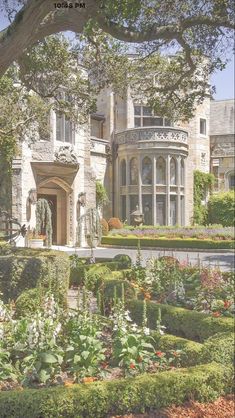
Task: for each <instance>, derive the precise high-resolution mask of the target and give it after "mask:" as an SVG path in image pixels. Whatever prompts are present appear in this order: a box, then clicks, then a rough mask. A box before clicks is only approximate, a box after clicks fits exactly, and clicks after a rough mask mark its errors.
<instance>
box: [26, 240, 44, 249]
mask: <svg viewBox="0 0 235 418" xmlns="http://www.w3.org/2000/svg"><path fill="white" fill-rule="evenodd" d="M28 242H29V247H30V248H43V247H44V240H43V239H42V238H33V239H30V240H29V241H28Z"/></svg>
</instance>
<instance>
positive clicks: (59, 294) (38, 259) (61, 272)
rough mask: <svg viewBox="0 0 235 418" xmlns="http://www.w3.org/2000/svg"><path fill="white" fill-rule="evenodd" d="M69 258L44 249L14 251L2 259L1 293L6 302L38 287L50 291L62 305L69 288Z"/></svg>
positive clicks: (0, 273)
mask: <svg viewBox="0 0 235 418" xmlns="http://www.w3.org/2000/svg"><path fill="white" fill-rule="evenodd" d="M69 270H70V264H69V257H68V255H67V254H66V253H65V252H62V251H52V250H42V249H40V250H39V249H35V250H34V249H29V248H24V249H11V251H10V254H8V255H2V256H0V293H2V294H3V296H2V297H3V301H4V302H8V301H9V300H12V299H16V298H17V297H18V296H19V295H20V294H21V293H22V292H23V291H24V290H26V289H31V288H34V287H37V286H39V285H40V286H42V288H44V289H51V290H52V291H53V293H54V295H55V297H56V298H57V300H58V301H59V302H63V303H64V300H65V298H66V295H67V291H68V286H69Z"/></svg>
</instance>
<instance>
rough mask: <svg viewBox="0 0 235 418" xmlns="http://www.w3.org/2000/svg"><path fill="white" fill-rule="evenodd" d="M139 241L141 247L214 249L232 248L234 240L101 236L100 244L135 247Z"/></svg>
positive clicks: (234, 245) (234, 243)
mask: <svg viewBox="0 0 235 418" xmlns="http://www.w3.org/2000/svg"><path fill="white" fill-rule="evenodd" d="M138 242H140V245H141V247H142V248H145V247H152V248H169V249H172V248H181V249H185V250H187V249H188V248H193V249H195V250H197V249H202V250H206V249H214V250H218V249H221V250H226V249H230V250H231V249H234V247H235V241H233V240H221V241H213V240H209V239H204V240H202V239H201V240H200V239H196V238H195V239H191V238H187V239H183V238H178V239H169V238H168V239H165V238H164V239H163V238H135V237H102V239H101V244H102V245H113V246H122V247H123V248H125V247H136V246H137V245H138Z"/></svg>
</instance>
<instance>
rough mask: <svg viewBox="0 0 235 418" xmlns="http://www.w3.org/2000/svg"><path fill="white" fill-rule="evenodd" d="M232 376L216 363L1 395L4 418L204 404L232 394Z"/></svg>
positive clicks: (90, 415)
mask: <svg viewBox="0 0 235 418" xmlns="http://www.w3.org/2000/svg"><path fill="white" fill-rule="evenodd" d="M231 374H232V373H231V370H228V369H225V368H224V366H223V367H222V366H221V365H219V364H216V363H215V364H207V365H203V366H195V367H191V368H189V369H182V370H177V371H167V372H162V373H158V374H151V375H146V374H144V375H142V376H137V377H135V379H133V378H130V379H125V380H124V379H120V380H114V381H106V382H95V383H90V384H89V385H82V384H79V385H73V386H72V387H70V388H66V387H57V388H45V389H40V390H38V389H36V390H35V389H26V390H23V391H2V392H0V405H1V409H0V418H10V417H11V418H40V417H43V418H57V417H61V418H62V417H66V418H74V417H84V418H85V417H86V418H94V417H95V418H104V417H107V416H112V415H117V414H118V415H120V414H121V415H123V414H127V413H132V412H133V413H138V412H149V411H150V410H151V409H159V408H162V407H166V406H169V405H171V404H173V403H176V404H178V405H179V404H183V403H184V402H186V401H187V400H190V399H194V400H199V401H201V402H206V401H211V400H214V399H216V398H217V397H218V396H220V395H221V394H224V392H226V391H230V390H231V388H230V381H231Z"/></svg>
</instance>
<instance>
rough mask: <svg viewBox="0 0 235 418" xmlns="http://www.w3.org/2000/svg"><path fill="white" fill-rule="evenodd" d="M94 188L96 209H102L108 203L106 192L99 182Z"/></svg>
mask: <svg viewBox="0 0 235 418" xmlns="http://www.w3.org/2000/svg"><path fill="white" fill-rule="evenodd" d="M95 187H96V207H97V208H103V206H104V205H105V204H107V203H108V201H109V199H108V195H107V191H106V189H105V187H104V185H103V184H102V183H101V181H99V180H97V181H96V182H95Z"/></svg>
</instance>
